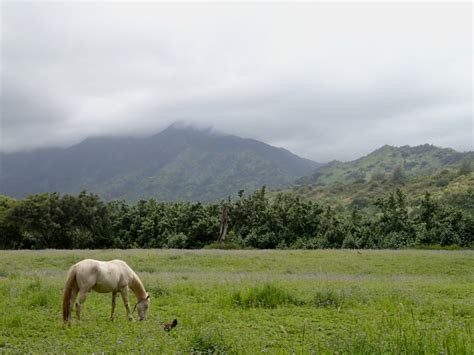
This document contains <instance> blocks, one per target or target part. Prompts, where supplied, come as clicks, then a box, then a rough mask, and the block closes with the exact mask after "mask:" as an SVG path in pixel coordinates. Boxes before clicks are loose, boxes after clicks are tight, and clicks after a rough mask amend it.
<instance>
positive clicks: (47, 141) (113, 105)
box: [0, 2, 473, 161]
mask: <svg viewBox="0 0 474 355" xmlns="http://www.w3.org/2000/svg"><path fill="white" fill-rule="evenodd" d="M471 7H472V4H471V3H468V2H466V3H447V2H446V3H439V2H424V3H408V2H407V3H375V2H363V3H362V2H361V3H358V2H351V3H347V2H335V3H329V2H317V3H305V2H299V3H181V2H177V3H162V2H158V3H157V2H139V3H134V2H74V3H69V2H64V3H62V2H44V3H42V2H38V3H23V2H18V3H14V2H2V3H1V9H2V12H1V30H2V36H1V57H0V58H1V64H2V68H1V73H2V81H1V95H2V102H6V101H8V100H10V99H9V98H11V97H12V93H17V92H18V88H20V90H21V92H20V94H21V95H17V99H16V101H14V102H15V103H14V106H12V105H13V104H12V101H11V100H10V101H9V102H10V104H8V105H3V104H2V107H1V126H0V127H1V133H2V135H1V136H2V139H1V142H0V150H3V151H13V150H21V149H28V148H34V147H40V146H48V145H67V144H72V143H75V142H77V141H79V140H81V139H83V138H85V137H87V136H90V135H107V134H113V135H123V134H150V133H154V132H157V131H159V130H160V129H163V128H165V127H166V126H167V125H169V124H171V123H172V122H174V121H187V122H190V123H193V124H196V125H198V126H212V127H215V129H217V130H219V131H222V132H227V133H232V134H236V135H241V136H246V137H252V138H256V139H260V140H263V141H265V142H268V143H270V144H276V145H279V146H284V147H285V148H288V149H290V150H292V151H294V152H295V153H297V154H300V155H303V156H305V157H309V158H312V159H314V160H319V161H326V160H331V159H351V158H356V157H358V156H359V155H361V154H366V153H368V152H369V151H370V150H373V149H376V148H377V147H378V146H380V145H382V144H385V143H392V144H399V145H403V144H412V145H413V144H422V143H426V142H428V143H435V144H441V145H444V146H451V147H453V148H456V149H461V150H466V149H472V146H473V142H472V31H471V26H472V12H471ZM38 103H41V104H38ZM469 128H470V130H471V132H470V134H469Z"/></svg>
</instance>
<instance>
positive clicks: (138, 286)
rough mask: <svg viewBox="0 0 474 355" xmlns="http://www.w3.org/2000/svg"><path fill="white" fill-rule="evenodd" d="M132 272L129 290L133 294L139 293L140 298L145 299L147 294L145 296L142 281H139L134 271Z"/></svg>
mask: <svg viewBox="0 0 474 355" xmlns="http://www.w3.org/2000/svg"><path fill="white" fill-rule="evenodd" d="M132 272H133V278H132V282H131V284H130V288H131V289H132V290H133V291H134V292H135V293H141V296H142V297H143V298H146V296H147V294H146V290H145V287H144V286H143V283H142V281H141V280H140V278H139V277H138V275H137V274H136V273H135V271H133V270H132Z"/></svg>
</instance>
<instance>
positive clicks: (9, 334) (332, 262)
mask: <svg viewBox="0 0 474 355" xmlns="http://www.w3.org/2000/svg"><path fill="white" fill-rule="evenodd" d="M84 258H96V259H100V260H111V259H114V258H120V259H123V260H125V261H127V262H128V263H129V265H130V266H131V267H132V268H133V269H134V270H135V271H136V272H137V273H138V274H139V276H140V277H141V279H142V281H143V282H144V284H145V287H146V288H147V291H148V292H149V293H150V294H151V295H152V303H151V311H150V314H149V318H148V321H146V322H128V321H127V320H126V318H125V310H124V308H123V305H122V302H121V299H118V303H117V309H116V320H115V321H114V322H110V321H109V320H108V316H109V312H110V303H111V296H110V294H97V293H92V294H91V295H90V296H89V298H88V299H87V301H86V303H85V305H84V308H83V313H82V315H83V320H82V321H81V324H79V325H78V324H75V323H73V325H72V326H71V327H63V326H62V322H61V304H62V288H63V285H64V280H65V277H66V273H67V270H68V268H69V266H71V265H72V264H74V263H75V262H77V261H79V260H81V259H84ZM473 295H474V252H473V251H419V250H406V251H373V250H362V251H351V250H337V251H335V250H334V251H333V250H320V251H281V250H272V251H267V250H263V251H256V250H255V251H254V250H250V251H218V250H196V251H190V250H94V251H89V250H81V251H78V250H73V251H54V250H46V251H0V314H1V317H0V353H2V352H6V353H9V352H15V353H18V352H21V353H24V352H34V353H45V352H52V353H63V352H66V353H77V352H82V353H84V352H95V353H102V352H105V353H111V352H112V353H117V352H132V351H134V352H141V351H143V352H146V353H177V352H181V353H190V352H193V351H194V352H196V353H199V352H202V353H221V352H222V353H259V352H267V353H285V354H288V353H293V352H294V353H301V354H303V353H304V354H310V353H334V352H338V353H339V354H341V353H367V354H369V353H370V354H373V353H417V354H418V353H429V354H431V353H438V354H439V353H440V352H443V353H445V354H472V353H473V351H474V348H473V343H472V338H473V329H472V326H473V321H472V320H473V315H474V297H473ZM134 301H135V298H134V296H132V297H131V302H134ZM174 318H177V319H178V326H177V328H175V329H173V330H172V331H171V332H170V333H165V332H164V331H163V330H162V329H161V326H160V323H162V322H169V321H171V320H172V319H174Z"/></svg>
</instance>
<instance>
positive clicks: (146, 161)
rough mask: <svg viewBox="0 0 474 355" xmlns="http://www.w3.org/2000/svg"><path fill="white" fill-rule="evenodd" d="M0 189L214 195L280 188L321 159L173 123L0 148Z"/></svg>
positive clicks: (111, 195) (131, 196)
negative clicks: (135, 132) (152, 129)
mask: <svg viewBox="0 0 474 355" xmlns="http://www.w3.org/2000/svg"><path fill="white" fill-rule="evenodd" d="M0 164H1V165H0V194H5V195H8V196H11V197H16V198H21V197H24V196H26V195H28V194H33V193H42V192H50V191H57V192H60V193H71V194H74V193H78V192H80V191H81V190H88V191H91V192H94V193H98V194H99V195H100V196H101V197H102V198H104V199H106V200H112V199H125V200H127V201H130V202H133V201H137V200H139V199H148V198H151V197H154V198H156V199H158V200H166V201H178V200H185V201H203V202H206V201H213V200H217V199H222V198H226V197H227V196H229V195H235V194H236V193H237V192H238V191H239V190H241V189H242V190H245V191H247V192H250V191H253V190H255V189H257V188H259V187H261V186H262V185H266V186H268V187H269V188H281V187H284V186H287V185H289V184H290V183H292V182H293V181H294V180H295V179H296V178H298V177H301V176H303V175H305V174H308V173H310V172H311V171H313V170H314V169H316V168H318V167H320V166H321V165H322V164H320V163H317V162H313V161H311V160H308V159H303V158H300V157H298V156H296V155H295V154H292V153H291V152H289V151H288V150H285V149H282V148H276V147H273V146H270V145H268V144H265V143H262V142H259V141H256V140H253V139H243V138H239V137H236V136H232V135H223V134H217V133H213V132H211V131H210V130H198V129H194V128H192V127H179V126H177V125H172V126H170V127H168V128H167V129H165V130H164V131H162V132H160V133H158V134H156V135H153V136H151V137H145V138H129V137H128V138H127V137H125V138H124V137H121V138H110V137H99V138H89V139H86V140H84V141H82V142H81V143H79V144H76V145H73V146H71V147H69V148H49V149H40V150H36V151H32V152H19V153H9V154H6V153H3V154H1V155H0Z"/></svg>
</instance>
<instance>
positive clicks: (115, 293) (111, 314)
mask: <svg viewBox="0 0 474 355" xmlns="http://www.w3.org/2000/svg"><path fill="white" fill-rule="evenodd" d="M116 296H117V292H116V291H113V292H112V311H111V312H110V320H114V311H115V297H116Z"/></svg>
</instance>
